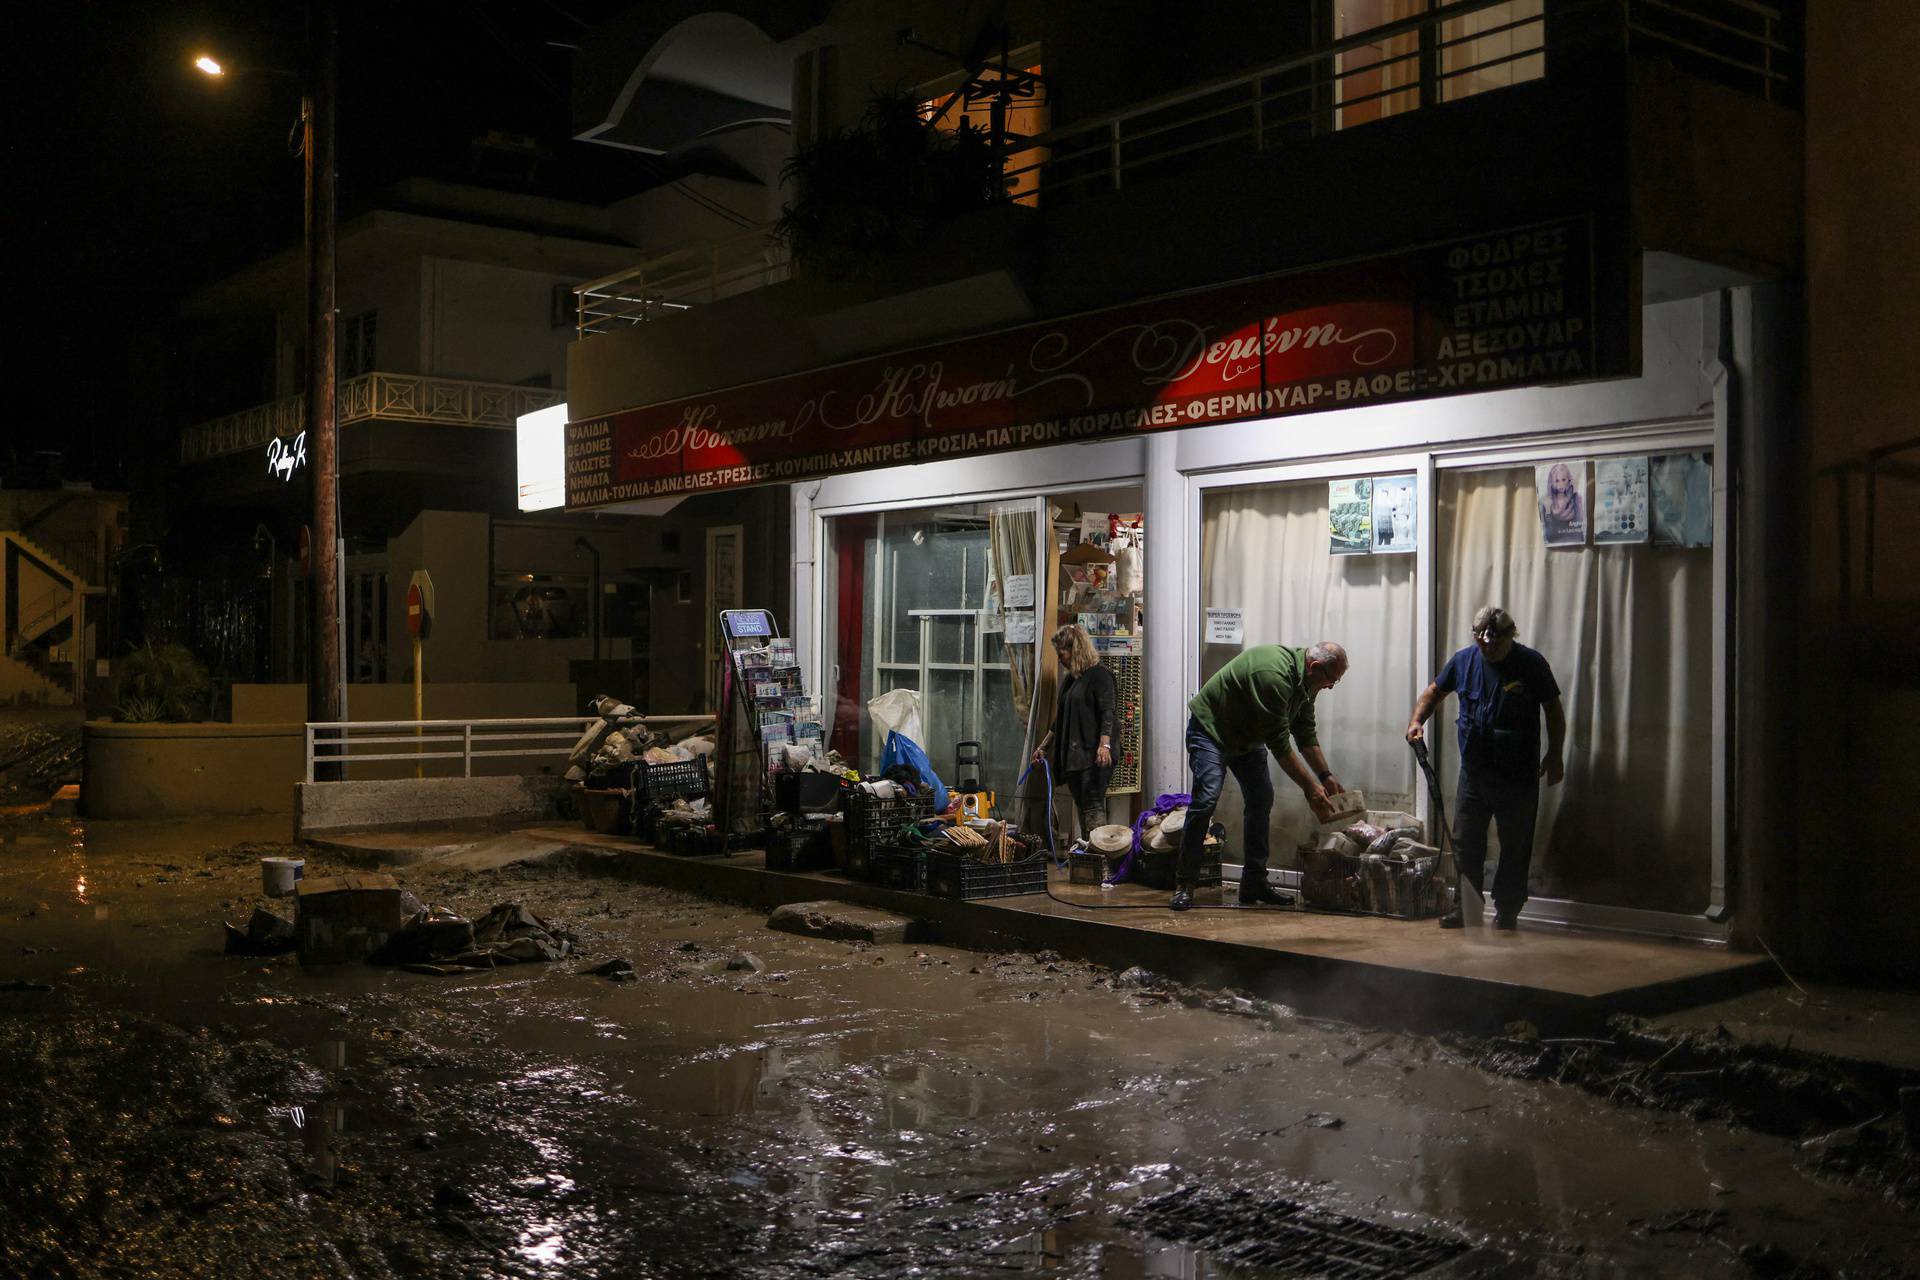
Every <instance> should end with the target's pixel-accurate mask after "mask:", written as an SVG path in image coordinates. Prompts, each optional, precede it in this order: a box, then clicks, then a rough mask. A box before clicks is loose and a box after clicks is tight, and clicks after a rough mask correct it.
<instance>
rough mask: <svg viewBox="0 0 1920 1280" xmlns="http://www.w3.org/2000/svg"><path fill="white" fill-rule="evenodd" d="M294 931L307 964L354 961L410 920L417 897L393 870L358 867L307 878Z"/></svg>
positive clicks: (361, 958)
mask: <svg viewBox="0 0 1920 1280" xmlns="http://www.w3.org/2000/svg"><path fill="white" fill-rule="evenodd" d="M295 901H296V905H297V906H298V908H299V914H298V915H297V917H296V918H295V920H294V935H295V939H296V942H297V945H298V947H299V949H300V963H301V964H353V963H357V962H358V961H361V960H365V959H366V958H367V957H368V956H370V955H372V954H373V953H374V952H375V951H378V950H379V949H380V946H381V944H382V943H384V942H385V941H386V940H387V938H388V936H389V935H390V934H392V933H394V932H395V931H396V930H398V929H399V928H400V926H401V925H403V924H405V923H406V921H407V915H408V911H409V908H410V907H411V905H412V904H411V903H410V902H409V901H408V895H407V892H406V890H404V889H402V888H401V887H400V882H399V881H397V880H395V879H394V878H393V877H392V876H384V875H374V874H369V873H360V872H356V873H354V874H352V875H344V876H319V877H316V878H314V879H311V880H302V881H301V882H300V888H299V892H298V895H297V897H296V899H295Z"/></svg>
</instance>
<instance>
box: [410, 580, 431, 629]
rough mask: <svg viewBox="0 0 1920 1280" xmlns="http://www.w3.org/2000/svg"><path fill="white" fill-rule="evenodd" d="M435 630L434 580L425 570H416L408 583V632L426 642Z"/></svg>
mask: <svg viewBox="0 0 1920 1280" xmlns="http://www.w3.org/2000/svg"><path fill="white" fill-rule="evenodd" d="M432 630H433V579H432V578H430V577H428V576H427V571H426V570H425V569H416V570H415V571H414V574H413V577H412V579H410V580H409V581H408V583H407V631H408V632H409V633H410V634H411V635H412V636H413V637H414V638H415V639H418V640H425V639H426V638H427V634H428V633H429V632H430V631H432Z"/></svg>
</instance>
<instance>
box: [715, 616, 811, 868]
mask: <svg viewBox="0 0 1920 1280" xmlns="http://www.w3.org/2000/svg"><path fill="white" fill-rule="evenodd" d="M720 636H721V641H722V643H723V644H724V645H725V649H726V651H725V653H724V654H722V655H720V660H721V661H722V662H723V663H724V669H723V670H722V671H721V684H722V686H723V696H722V698H721V706H720V718H721V723H720V726H719V730H720V734H719V736H720V742H721V744H722V750H724V751H725V752H726V765H725V768H724V769H723V771H722V774H721V776H722V778H723V779H724V782H723V785H722V786H721V789H720V794H719V796H718V804H717V806H716V809H715V819H716V821H717V823H718V825H719V827H720V830H722V831H723V832H726V833H727V834H728V836H729V837H730V838H734V839H740V840H743V841H744V839H745V837H748V836H758V835H760V834H761V833H762V832H764V830H765V829H766V825H767V811H768V807H769V804H770V803H771V800H772V796H773V779H774V777H775V776H776V775H778V774H780V773H783V772H785V771H786V770H787V769H788V767H789V764H788V751H787V749H788V748H789V747H798V748H802V749H804V750H806V751H807V752H808V753H809V754H810V755H813V756H823V755H825V753H826V731H825V729H824V727H823V726H822V724H821V720H820V708H819V704H818V702H817V700H816V699H814V698H811V697H808V696H807V692H806V687H805V684H804V682H803V681H802V679H801V674H800V666H799V663H798V661H797V659H796V658H795V655H794V647H793V641H792V640H790V639H788V638H786V637H785V636H782V635H781V634H780V628H779V623H778V622H777V621H776V620H775V619H774V616H773V614H772V613H771V612H769V611H768V610H766V609H723V610H721V612H720Z"/></svg>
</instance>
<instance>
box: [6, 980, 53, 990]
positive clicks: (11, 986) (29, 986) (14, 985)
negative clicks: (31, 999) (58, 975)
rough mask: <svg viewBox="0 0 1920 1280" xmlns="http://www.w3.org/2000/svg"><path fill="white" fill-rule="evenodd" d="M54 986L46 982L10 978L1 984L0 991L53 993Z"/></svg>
mask: <svg viewBox="0 0 1920 1280" xmlns="http://www.w3.org/2000/svg"><path fill="white" fill-rule="evenodd" d="M51 990H53V986H52V984H50V983H46V982H29V981H28V980H27V979H25V978H9V979H8V980H7V981H5V982H0V991H51Z"/></svg>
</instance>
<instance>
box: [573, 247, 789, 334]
mask: <svg viewBox="0 0 1920 1280" xmlns="http://www.w3.org/2000/svg"><path fill="white" fill-rule="evenodd" d="M772 233H773V224H772V223H766V224H765V225H762V226H758V227H755V228H753V229H752V230H750V231H748V232H746V233H744V234H742V235H737V236H731V237H729V238H727V239H725V240H716V241H714V242H713V243H712V244H702V245H694V246H691V247H689V248H685V249H676V250H674V251H673V252H672V253H663V254H660V255H658V256H657V257H652V258H648V259H647V260H646V261H644V262H641V263H638V264H636V265H635V266H631V267H628V268H627V269H626V270H624V271H616V272H614V273H613V274H612V275H610V276H603V277H601V278H600V279H598V280H589V281H588V282H587V283H585V284H582V285H576V286H574V290H573V293H574V303H575V310H576V315H577V317H578V319H577V323H576V329H577V332H578V333H579V336H580V337H583V338H584V337H586V336H587V335H588V334H590V333H607V332H609V331H611V330H614V329H622V328H626V327H628V326H630V325H636V324H645V323H646V322H647V321H649V320H654V319H658V318H659V317H660V316H662V315H667V314H670V313H672V312H675V311H685V310H687V309H688V308H689V307H691V306H693V305H695V304H697V303H703V302H715V301H718V300H719V299H721V298H725V297H730V296H731V295H733V294H736V293H745V292H746V291H747V290H749V289H758V288H761V287H762V286H764V285H769V284H775V283H778V282H779V281H781V280H785V279H786V278H787V276H788V273H789V262H788V256H787V249H786V246H785V245H783V244H781V243H780V242H779V241H778V240H775V239H774V238H773V234H772Z"/></svg>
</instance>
